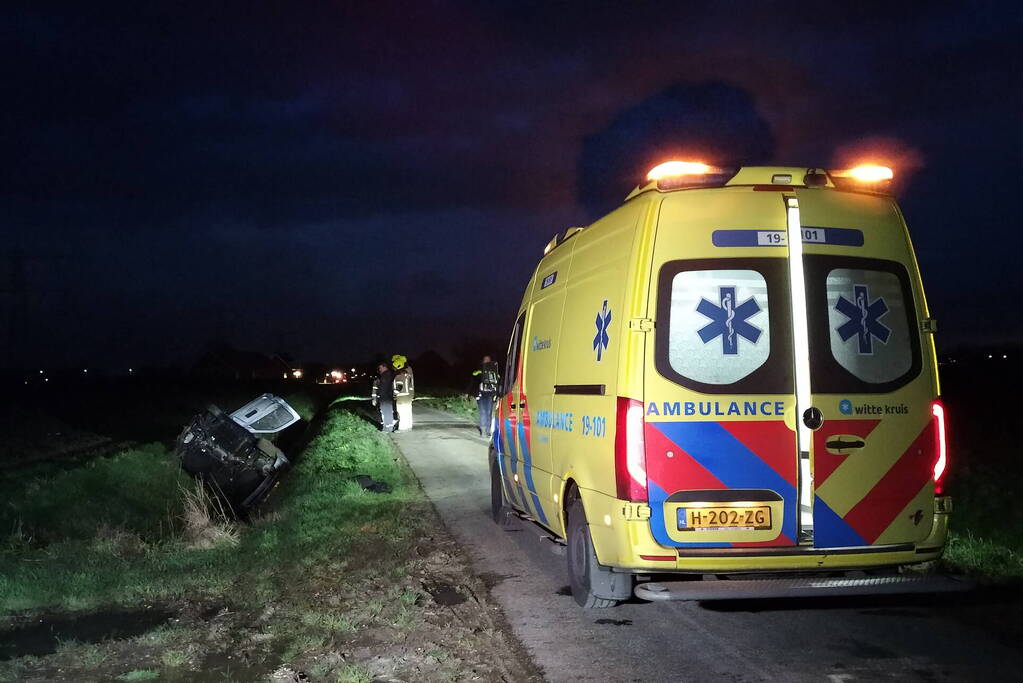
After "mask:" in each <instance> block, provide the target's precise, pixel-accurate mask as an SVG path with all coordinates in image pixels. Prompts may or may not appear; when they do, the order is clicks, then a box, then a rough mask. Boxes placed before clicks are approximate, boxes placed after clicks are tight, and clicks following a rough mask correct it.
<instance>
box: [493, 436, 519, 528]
mask: <svg viewBox="0 0 1023 683" xmlns="http://www.w3.org/2000/svg"><path fill="white" fill-rule="evenodd" d="M513 514H514V513H513V512H512V509H511V507H509V505H508V504H507V503H506V502H505V500H504V488H503V487H502V485H501V468H500V467H499V466H498V464H497V454H496V453H495V452H494V451H493V450H491V451H490V516H491V517H492V518H493V519H494V523H496V524H497V525H498V526H499V527H501V528H503V529H507V528H508V527H510V526H511V525H512V524H513V521H514V520H513V519H512V517H513Z"/></svg>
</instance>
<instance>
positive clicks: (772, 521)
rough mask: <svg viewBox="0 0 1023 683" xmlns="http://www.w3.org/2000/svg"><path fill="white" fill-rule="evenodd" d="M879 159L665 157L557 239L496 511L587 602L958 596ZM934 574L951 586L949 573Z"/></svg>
mask: <svg viewBox="0 0 1023 683" xmlns="http://www.w3.org/2000/svg"><path fill="white" fill-rule="evenodd" d="M891 178H892V172H891V170H890V169H888V168H886V167H883V166H861V167H856V168H853V169H846V170H841V171H835V170H824V169H817V168H800V167H794V168H792V167H771V168H767V167H742V168H721V167H713V166H708V165H705V164H702V163H695V162H686V161H672V162H667V163H664V164H661V165H659V166H657V167H656V168H654V169H652V170H651V171H650V174H649V175H648V176H647V179H646V182H645V183H644V184H642V185H641V186H639V187H637V188H636V189H635V190H634V191H633V192H632V193H631V194H630V195H629V196H628V198H627V199H626V201H625V203H624V204H623V205H622V206H621V207H619V208H618V209H616V210H615V211H612V212H611V213H610V214H608V215H607V216H605V217H603V218H601V219H600V220H598V221H596V222H595V223H593V224H592V225H589V226H587V227H585V228H570V229H568V230H566V231H565V232H564V233H562V234H560V235H557V236H556V237H555V238H554V239H552V240H551V242H550V243H549V244H548V245H547V247H546V249H545V250H544V255H543V258H542V259H541V260H540V263H539V265H538V266H537V268H536V271H535V273H534V275H533V278H532V279H531V281H530V283H529V286H528V288H527V289H526V293H525V296H524V298H523V301H522V306H521V308H520V311H519V314H518V317H517V320H516V321H515V324H514V328H513V331H512V335H511V341H510V344H509V347H508V356H507V359H508V360H507V366H506V371H505V379H504V386H503V388H502V391H503V396H502V397H501V398H500V402H499V407H498V411H497V414H496V417H495V420H496V422H497V425H496V427H497V429H496V431H495V435H494V438H493V441H492V444H491V447H490V471H491V492H492V513H493V516H494V519H495V521H497V522H498V523H500V524H509V523H517V522H515V521H514V519H513V517H514V516H518V517H520V518H523V519H525V520H526V521H527V523H535V524H537V525H539V526H540V527H542V528H543V529H544V530H545V531H546V532H547V533H548V534H549V536H550V537H551V539H552V540H555V541H557V542H558V543H560V544H562V545H563V546H565V547H564V550H565V552H564V554H565V556H566V557H567V561H568V574H569V580H570V583H571V587H572V594H573V596H574V597H575V599H576V601H577V602H578V603H579V604H580V605H582V606H584V607H609V606H612V605H614V604H616V603H617V602H619V601H622V600H625V599H627V598H630V597H631V596H633V595H636V596H637V597H640V598H642V599H646V600H669V599H701V600H702V599H721V598H729V597H750V596H798V595H819V594H822V593H828V594H849V593H857V592H870V593H883V592H915V591H930V590H939V589H940V590H948V589H951V588H950V586H949V585H944V584H941V582H943V581H944V582H946V583H947V582H949V581H950V580H949V579H942V578H940V577H933V576H927V575H922V574H917V573H910V572H906V571H900V570H899V568H901V567H904V566H906V565H919V564H921V563H924V562H926V561H929V560H933V559H936V558H938V557H939V556H940V555H941V552H942V549H943V546H944V544H945V536H946V532H947V529H948V519H949V513H950V511H951V501H950V499H949V498H948V497H947V496H944V495H942V477H943V474H944V472H945V469H946V465H947V462H948V461H947V458H948V455H947V452H946V434H945V415H944V409H943V407H942V404H941V402H940V400H939V396H940V389H939V384H938V370H937V364H936V359H935V352H934V341H933V332H934V329H935V323H934V320H933V319H932V318H931V317H930V313H929V312H928V309H927V302H926V299H925V298H924V292H923V287H922V284H921V279H920V273H919V270H918V267H917V263H916V259H915V256H914V254H913V248H912V245H911V244H910V240H909V235H908V233H907V230H906V225H905V222H904V221H903V218H902V214H901V213H900V211H899V208H898V206H897V205H896V203H895V201H894V199H893V198H892V196H891V195H890V192H889V188H890V183H891ZM939 584H941V585H939Z"/></svg>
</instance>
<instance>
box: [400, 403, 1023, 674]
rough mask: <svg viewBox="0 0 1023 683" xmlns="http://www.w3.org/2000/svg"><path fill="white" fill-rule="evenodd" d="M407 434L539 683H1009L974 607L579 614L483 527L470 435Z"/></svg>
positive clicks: (440, 420) (409, 450)
mask: <svg viewBox="0 0 1023 683" xmlns="http://www.w3.org/2000/svg"><path fill="white" fill-rule="evenodd" d="M416 420H417V422H416V426H415V429H414V430H412V431H411V432H407V433H400V434H396V435H395V437H394V438H395V441H396V443H397V444H398V446H399V448H400V449H401V451H402V453H403V454H404V456H405V458H406V459H407V460H408V462H409V464H410V465H411V466H412V469H413V470H414V471H415V473H416V475H417V476H418V477H419V480H420V482H421V483H422V485H423V488H424V490H425V491H426V493H427V495H428V496H429V497H430V498H431V499H432V500H433V502H434V505H435V506H436V508H437V510H438V512H439V513H440V516H441V518H442V519H443V520H444V523H445V525H446V526H447V527H448V528H449V529H450V531H451V532H452V533H453V534H454V536H455V537H456V538H457V539H458V540H459V541H460V542H461V543H462V544H463V546H464V547H465V548H466V550H467V552H468V553H469V555H470V557H471V558H472V561H473V563H474V565H475V568H476V570H477V572H479V573H480V574H482V575H483V576H484V577H485V578H486V579H488V581H489V583H492V584H493V589H492V591H493V594H494V596H495V598H496V599H497V601H498V602H499V603H500V604H501V606H502V608H503V609H504V611H505V614H506V616H507V619H508V621H509V623H510V624H511V625H512V628H513V629H514V631H515V633H516V635H517V636H518V637H519V638H520V639H521V641H522V642H523V644H524V645H525V647H526V649H527V650H528V651H529V653H530V654H531V655H532V657H533V658H534V660H535V661H536V663H537V664H538V665H539V666H540V667H541V668H542V669H543V670H544V672H545V674H546V676H547V678H548V679H549V680H551V681H594V680H601V681H717V680H723V681H767V680H770V681H826V682H829V683H842V682H845V681H879V680H887V681H892V680H899V681H963V680H968V681H974V680H976V681H980V680H1020V679H1023V651H1020V650H1019V649H1015V648H1013V647H1011V643H1010V644H1006V643H1002V642H999V639H998V638H996V637H995V635H996V634H997V627H996V626H995V625H993V624H991V625H988V626H986V627H985V626H982V624H983V619H984V609H985V608H984V606H983V605H978V604H977V603H978V601H980V600H981V599H982V598H981V597H980V596H973V597H949V596H910V597H905V598H902V597H889V598H874V599H864V598H832V599H816V600H774V601H768V600H759V601H752V600H747V601H734V602H717V603H709V602H708V603H689V602H685V603H683V602H675V603H659V604H653V603H644V602H640V601H633V602H630V603H627V604H623V605H621V606H619V607H616V608H614V609H610V610H591V611H586V610H582V609H580V608H579V607H577V606H576V604H575V602H574V601H573V600H572V597H571V596H570V595H568V594H567V583H568V581H567V577H566V574H565V566H564V565H565V559H564V557H561V556H557V555H555V554H554V553H553V552H552V551H551V547H552V545H551V544H550V543H547V542H543V541H540V540H538V539H537V537H536V536H535V535H534V534H533V533H531V532H530V531H529V530H528V529H516V530H513V531H504V530H501V529H499V528H498V527H497V526H496V525H495V524H494V523H493V522H492V521H491V520H490V517H489V507H490V486H489V473H488V470H487V462H486V454H487V444H486V442H485V441H484V440H483V439H481V438H480V437H478V436H477V434H476V429H475V427H473V426H472V425H471V424H469V423H468V422H465V423H462V422H460V421H457V420H455V419H454V418H452V417H451V416H449V415H446V414H444V413H440V412H438V411H433V410H430V409H426V408H421V407H419V406H417V407H416ZM983 599H990V598H989V597H985V598H983ZM1003 611H1004V606H1003ZM1016 647H1020V644H1018V643H1017V644H1016Z"/></svg>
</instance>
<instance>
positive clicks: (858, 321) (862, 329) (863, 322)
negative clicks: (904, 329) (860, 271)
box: [835, 285, 892, 355]
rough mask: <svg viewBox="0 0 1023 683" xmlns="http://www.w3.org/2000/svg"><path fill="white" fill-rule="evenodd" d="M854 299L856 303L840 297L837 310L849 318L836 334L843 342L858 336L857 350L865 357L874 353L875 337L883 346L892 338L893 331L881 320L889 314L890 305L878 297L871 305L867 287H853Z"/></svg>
mask: <svg viewBox="0 0 1023 683" xmlns="http://www.w3.org/2000/svg"><path fill="white" fill-rule="evenodd" d="M853 298H854V299H855V300H856V301H855V302H853V301H849V300H848V299H846V298H845V297H844V296H839V297H838V303H836V304H835V310H837V311H838V312H839V313H841V314H842V315H844V316H845V317H847V318H849V320H847V321H846V322H844V323H842V324H841V325H840V326H839V327H838V328H836V330H835V331H836V332H838V336H839V337H841V338H842V341H849V339H850V338H852V336H853V335H856V336H857V348H856V350H857V351H858V352H859V353H861V354H864V355H869V354H871V353H873V352H874V347H873V340H874V337H877V339H878V340H879V341H880V342H881V343H882V344H887V343H888V338H889V337H891V336H892V331H891V329H890V328H889V327H888V326H887V325H885V324H884V323H882V322H881V318H883V317H884V316H885V315H887V314H888V304H886V303H885V301H884V297H880V296H879V297H878V298H877V299H875V300H874V301H873V303H871V301H870V293H869V292H868V291H867V286H866V285H853Z"/></svg>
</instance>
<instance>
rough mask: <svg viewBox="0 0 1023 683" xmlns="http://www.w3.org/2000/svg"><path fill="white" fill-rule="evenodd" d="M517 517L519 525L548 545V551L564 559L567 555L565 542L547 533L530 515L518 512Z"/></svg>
mask: <svg viewBox="0 0 1023 683" xmlns="http://www.w3.org/2000/svg"><path fill="white" fill-rule="evenodd" d="M515 516H516V517H518V519H519V524H520V525H521V526H522V528H523V529H525V530H526V531H529V532H531V533H532V534H534V535H536V537H537V539H538V540H540V541H541V542H542V543H545V544H547V545H548V550H550V551H551V552H552V553H554V554H555V555H557V556H558V557H563V556H564V555H565V541H564V540H562V539H560V538H558V537H557V536H554V535H552V534H551V533H550V532H549V531H547V530H546V529H544V528H543V527H541V526H540V525H539V524H537V523H536V520H534V519H533V518H532V517H530V516H529V515H526V514H524V513H521V512H516V514H515Z"/></svg>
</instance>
